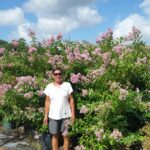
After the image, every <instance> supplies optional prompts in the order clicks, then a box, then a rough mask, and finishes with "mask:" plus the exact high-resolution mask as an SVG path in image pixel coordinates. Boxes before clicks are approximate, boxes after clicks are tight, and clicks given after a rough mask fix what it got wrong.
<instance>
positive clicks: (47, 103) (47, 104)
mask: <svg viewBox="0 0 150 150" xmlns="http://www.w3.org/2000/svg"><path fill="white" fill-rule="evenodd" d="M49 107H50V98H49V96H46V99H45V113H44V120H43V122H44V124H48V113H49V109H50V108H49Z"/></svg>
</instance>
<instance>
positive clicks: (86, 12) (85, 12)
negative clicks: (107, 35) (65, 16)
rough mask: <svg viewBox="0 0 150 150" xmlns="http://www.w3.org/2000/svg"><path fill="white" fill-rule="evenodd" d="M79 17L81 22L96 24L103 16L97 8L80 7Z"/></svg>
mask: <svg viewBox="0 0 150 150" xmlns="http://www.w3.org/2000/svg"><path fill="white" fill-rule="evenodd" d="M77 19H78V21H79V22H80V24H83V25H94V24H97V23H99V22H101V19H102V17H101V16H100V15H99V14H98V12H97V10H95V9H91V8H89V7H79V8H78V10H77Z"/></svg>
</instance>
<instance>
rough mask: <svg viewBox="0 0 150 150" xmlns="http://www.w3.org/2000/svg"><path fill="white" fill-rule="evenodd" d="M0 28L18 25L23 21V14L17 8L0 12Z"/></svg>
mask: <svg viewBox="0 0 150 150" xmlns="http://www.w3.org/2000/svg"><path fill="white" fill-rule="evenodd" d="M0 18H1V19H0V26H7V25H9V26H10V25H18V24H20V23H22V22H23V20H24V13H23V11H22V10H21V9H20V8H19V7H16V8H14V9H8V10H0Z"/></svg>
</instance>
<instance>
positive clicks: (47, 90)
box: [43, 85, 49, 96]
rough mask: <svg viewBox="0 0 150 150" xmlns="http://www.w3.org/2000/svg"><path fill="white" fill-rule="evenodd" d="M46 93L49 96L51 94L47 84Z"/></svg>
mask: <svg viewBox="0 0 150 150" xmlns="http://www.w3.org/2000/svg"><path fill="white" fill-rule="evenodd" d="M43 93H44V94H46V95H47V96H49V88H48V85H47V86H46V88H45V89H44V91H43Z"/></svg>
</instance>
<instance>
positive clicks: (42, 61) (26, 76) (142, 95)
mask: <svg viewBox="0 0 150 150" xmlns="http://www.w3.org/2000/svg"><path fill="white" fill-rule="evenodd" d="M29 31H30V32H29V36H30V37H31V44H30V45H29V44H26V42H25V40H24V39H19V40H13V41H12V43H9V47H1V48H0V91H1V94H0V104H1V108H0V119H1V120H2V119H6V120H9V121H11V122H13V123H14V125H15V126H19V125H25V126H26V127H27V128H28V127H30V128H32V129H34V130H37V131H38V132H41V131H43V127H42V120H43V111H44V100H45V95H43V89H44V88H45V86H46V85H47V84H48V83H49V82H51V81H52V76H51V75H52V72H51V69H52V66H59V67H61V68H62V69H63V70H64V74H63V78H64V80H66V81H69V82H71V83H72V86H73V89H74V99H75V103H76V116H77V119H76V121H75V124H74V125H73V126H72V128H71V129H70V127H69V134H70V136H71V137H72V139H73V141H74V142H73V144H74V145H75V149H76V150H84V149H87V150H88V149H89V150H91V149H100V150H101V149H102V150H103V149H120V148H122V149H127V148H131V149H135V148H137V147H138V148H139V149H140V148H141V144H142V142H143V141H144V140H145V139H146V136H147V135H146V134H145V133H143V132H142V130H141V129H142V128H143V127H144V126H145V125H146V124H147V123H148V122H149V121H150V104H149V99H150V96H149V93H150V90H149V89H150V53H149V51H150V48H149V46H147V45H146V44H145V43H144V42H143V41H141V35H140V31H139V30H138V29H136V28H135V27H133V30H132V32H130V33H129V35H127V36H126V37H120V38H118V39H114V38H113V31H112V30H111V29H108V31H106V32H105V33H104V34H102V36H99V37H98V38H97V39H96V44H90V43H88V42H73V41H63V40H62V35H61V33H59V34H58V35H57V37H56V38H55V37H54V36H51V37H50V38H49V39H47V40H44V41H42V42H38V41H37V38H36V35H35V33H34V32H33V31H32V30H29ZM66 133H67V134H68V131H66V132H65V133H64V134H66Z"/></svg>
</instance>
